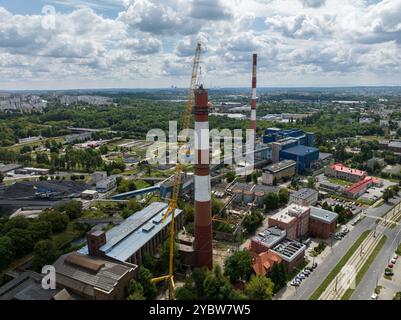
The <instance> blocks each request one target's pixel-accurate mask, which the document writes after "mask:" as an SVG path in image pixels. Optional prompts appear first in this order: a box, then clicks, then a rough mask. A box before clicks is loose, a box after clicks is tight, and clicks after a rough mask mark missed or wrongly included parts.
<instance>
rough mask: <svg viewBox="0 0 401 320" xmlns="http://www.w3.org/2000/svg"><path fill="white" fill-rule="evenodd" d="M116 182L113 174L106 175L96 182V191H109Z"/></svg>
mask: <svg viewBox="0 0 401 320" xmlns="http://www.w3.org/2000/svg"><path fill="white" fill-rule="evenodd" d="M116 184H117V182H116V177H115V176H111V177H108V178H107V179H104V180H101V181H99V182H97V183H96V191H97V192H102V193H104V192H107V191H110V190H111V189H113V188H114V187H115V186H116Z"/></svg>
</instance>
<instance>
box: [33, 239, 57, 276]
mask: <svg viewBox="0 0 401 320" xmlns="http://www.w3.org/2000/svg"><path fill="white" fill-rule="evenodd" d="M56 259H57V250H56V248H55V246H54V244H53V241H51V240H41V241H39V242H37V243H36V245H35V248H34V250H33V259H32V264H33V267H34V268H35V269H36V270H40V269H41V268H42V267H43V266H44V265H48V264H51V263H53V262H54V261H55V260H56Z"/></svg>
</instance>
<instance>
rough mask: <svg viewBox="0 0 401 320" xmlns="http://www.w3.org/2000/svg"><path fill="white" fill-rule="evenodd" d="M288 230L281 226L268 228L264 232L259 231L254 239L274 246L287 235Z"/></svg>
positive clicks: (267, 245)
mask: <svg viewBox="0 0 401 320" xmlns="http://www.w3.org/2000/svg"><path fill="white" fill-rule="evenodd" d="M286 234H287V233H286V231H285V230H282V229H280V228H279V227H272V228H268V229H266V230H264V231H262V232H259V233H258V234H257V235H256V236H255V237H254V238H253V241H255V242H260V243H262V244H263V245H265V246H266V247H269V248H271V247H273V246H274V245H276V244H277V243H279V242H280V241H281V240H283V239H284V238H285V237H286Z"/></svg>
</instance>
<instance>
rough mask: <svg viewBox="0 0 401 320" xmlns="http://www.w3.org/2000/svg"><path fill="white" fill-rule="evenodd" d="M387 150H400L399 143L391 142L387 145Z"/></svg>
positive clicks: (400, 142) (400, 144)
mask: <svg viewBox="0 0 401 320" xmlns="http://www.w3.org/2000/svg"><path fill="white" fill-rule="evenodd" d="M388 147H389V148H401V141H391V142H390V143H389V144H388Z"/></svg>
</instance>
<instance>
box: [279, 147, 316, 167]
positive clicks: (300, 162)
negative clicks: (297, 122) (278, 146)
mask: <svg viewBox="0 0 401 320" xmlns="http://www.w3.org/2000/svg"><path fill="white" fill-rule="evenodd" d="M282 160H294V161H295V162H296V163H297V173H298V174H300V173H303V172H305V171H307V170H310V169H312V167H313V165H314V164H315V163H316V162H318V160H319V149H317V148H315V147H309V146H305V145H297V146H294V147H291V148H288V149H284V150H281V151H280V161H282Z"/></svg>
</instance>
